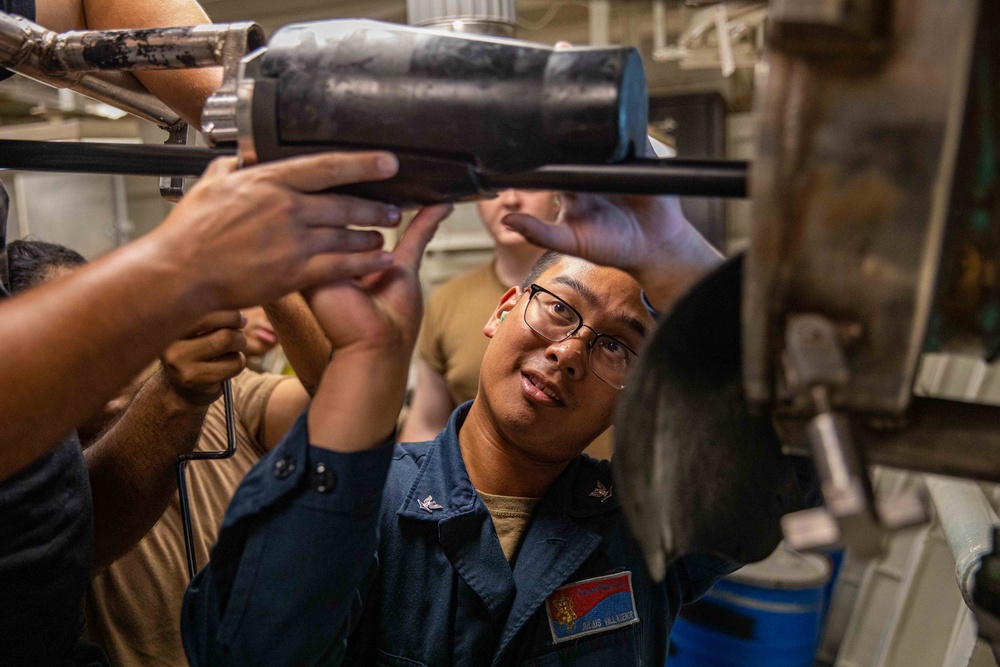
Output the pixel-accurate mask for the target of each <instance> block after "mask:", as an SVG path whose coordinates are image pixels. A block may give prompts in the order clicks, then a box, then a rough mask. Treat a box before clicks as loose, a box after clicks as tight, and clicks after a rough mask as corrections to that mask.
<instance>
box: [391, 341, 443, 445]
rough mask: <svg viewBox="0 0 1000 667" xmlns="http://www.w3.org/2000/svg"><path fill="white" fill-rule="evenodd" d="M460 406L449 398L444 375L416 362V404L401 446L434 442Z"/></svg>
mask: <svg viewBox="0 0 1000 667" xmlns="http://www.w3.org/2000/svg"><path fill="white" fill-rule="evenodd" d="M456 407H457V406H456V405H455V404H454V403H453V402H452V400H451V396H450V395H449V394H448V385H447V383H446V382H445V379H444V375H442V374H441V373H439V372H438V371H437V369H435V368H434V367H433V366H431V365H430V364H429V363H427V361H426V360H425V359H424V358H423V357H420V359H419V360H418V361H417V384H416V386H415V387H414V389H413V403H412V404H411V405H410V411H409V413H408V414H407V415H406V421H405V422H404V423H403V430H402V431H401V432H400V434H399V441H400V442H423V441H424V440H433V439H434V438H435V437H437V434H438V433H440V432H441V429H443V428H444V427H445V425H447V423H448V417H450V416H451V413H452V411H454V409H455V408H456Z"/></svg>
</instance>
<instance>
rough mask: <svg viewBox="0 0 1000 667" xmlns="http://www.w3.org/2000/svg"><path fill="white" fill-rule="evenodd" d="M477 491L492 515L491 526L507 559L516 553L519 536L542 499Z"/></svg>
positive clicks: (519, 540)
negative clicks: (495, 494) (494, 529)
mask: <svg viewBox="0 0 1000 667" xmlns="http://www.w3.org/2000/svg"><path fill="white" fill-rule="evenodd" d="M477 493H478V494H479V497H480V498H482V500H483V504H484V505H486V509H488V510H489V511H490V516H491V517H493V527H494V528H496V531H497V537H498V538H499V539H500V548H501V549H503V555H504V556H506V557H507V560H508V561H509V560H511V559H512V558H513V557H514V554H516V553H517V548H518V547H519V546H520V544H521V538H522V537H524V532H525V531H526V530H527V529H528V524H529V523H531V517H532V515H533V514H534V513H535V508H536V507H538V503H540V502H541V501H542V499H541V498H518V497H517V496H494V495H492V494H490V493H483V492H482V491H477Z"/></svg>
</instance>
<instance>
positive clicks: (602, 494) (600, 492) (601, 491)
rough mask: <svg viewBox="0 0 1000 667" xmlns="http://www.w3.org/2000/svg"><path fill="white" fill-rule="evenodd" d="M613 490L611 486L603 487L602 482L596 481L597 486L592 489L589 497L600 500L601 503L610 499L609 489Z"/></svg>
mask: <svg viewBox="0 0 1000 667" xmlns="http://www.w3.org/2000/svg"><path fill="white" fill-rule="evenodd" d="M613 488H614V487H612V486H604V482H602V481H600V480H598V481H597V486H596V487H595V488H594V490H593V491H591V492H590V495H591V497H593V498H600V499H601V502H602V503H603V502H604V501H605V500H607V499H608V498H610V497H611V489H613Z"/></svg>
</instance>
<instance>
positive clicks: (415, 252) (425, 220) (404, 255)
mask: <svg viewBox="0 0 1000 667" xmlns="http://www.w3.org/2000/svg"><path fill="white" fill-rule="evenodd" d="M453 208H454V207H453V206H452V205H451V204H438V205H437V206H427V207H425V208H422V209H420V211H419V212H418V213H417V215H415V216H414V218H413V220H412V221H411V222H410V225H409V226H408V227H407V228H406V231H405V232H403V236H402V238H400V239H399V243H397V244H396V247H395V249H394V250H393V251H392V253H393V255H395V257H396V265H397V266H404V267H408V268H411V269H413V270H414V271H416V270H418V269H419V268H420V260H421V259H422V258H423V256H424V250H425V249H426V248H427V244H428V243H430V242H431V239H432V238H434V234H435V232H437V229H438V225H439V224H441V221H442V220H444V219H445V218H447V217H448V216H449V215H451V211H452V209H453Z"/></svg>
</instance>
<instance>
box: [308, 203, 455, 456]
mask: <svg viewBox="0 0 1000 667" xmlns="http://www.w3.org/2000/svg"><path fill="white" fill-rule="evenodd" d="M450 212H451V207H450V206H433V207H430V208H425V209H423V210H422V211H420V213H418V214H417V216H416V217H415V218H414V219H413V222H411V223H410V226H409V227H408V228H407V229H406V231H405V232H404V233H403V237H402V238H401V239H400V240H399V243H397V244H396V248H395V250H393V253H392V254H393V258H394V263H393V266H392V267H391V268H389V269H386V270H384V271H381V272H378V273H374V274H372V275H369V276H365V277H364V278H361V279H355V280H343V281H340V282H337V283H333V284H330V285H323V286H321V287H317V288H314V289H312V290H310V291H308V292H306V295H305V296H306V299H307V300H308V301H309V305H310V307H311V308H312V310H313V313H314V314H315V315H316V319H317V321H318V322H319V324H320V326H321V327H322V328H323V330H324V331H325V332H326V335H327V337H328V338H329V339H330V342H331V343H332V344H333V356H332V357H331V359H330V364H329V365H328V366H327V368H326V372H325V373H324V375H323V379H322V380H321V381H320V385H319V389H318V390H317V391H316V395H315V397H314V398H313V402H312V405H311V406H310V408H309V441H310V442H311V443H312V444H314V445H316V446H319V447H326V448H328V449H332V450H334V451H339V452H354V451H360V450H364V449H370V448H372V447H375V446H376V445H378V444H379V443H382V442H385V441H386V439H387V438H389V436H391V434H392V432H393V430H394V429H395V426H396V417H397V416H398V415H399V410H400V408H401V407H402V405H403V397H404V396H405V394H406V375H407V371H408V369H409V365H410V357H411V355H412V353H413V345H414V343H415V342H416V339H417V332H418V331H419V330H420V317H421V313H422V311H423V301H422V299H421V297H420V282H419V280H418V277H417V270H418V269H419V268H420V259H421V257H422V256H423V253H424V248H426V247H427V243H428V242H429V241H430V240H431V237H432V236H434V232H435V231H436V230H437V226H438V223H440V222H441V220H442V219H444V218H445V217H446V216H447V215H448V213H450Z"/></svg>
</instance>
